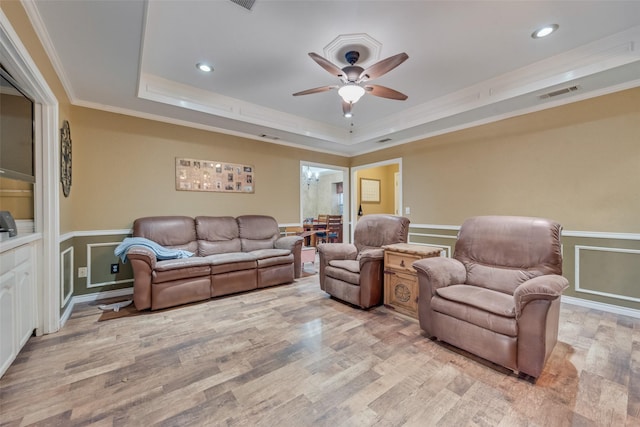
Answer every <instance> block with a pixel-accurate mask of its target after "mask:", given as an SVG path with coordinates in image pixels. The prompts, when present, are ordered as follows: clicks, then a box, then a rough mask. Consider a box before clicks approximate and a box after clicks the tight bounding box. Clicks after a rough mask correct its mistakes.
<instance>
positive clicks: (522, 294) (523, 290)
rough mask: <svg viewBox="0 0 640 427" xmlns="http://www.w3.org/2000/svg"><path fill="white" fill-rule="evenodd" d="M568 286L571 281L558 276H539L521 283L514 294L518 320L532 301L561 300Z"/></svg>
mask: <svg viewBox="0 0 640 427" xmlns="http://www.w3.org/2000/svg"><path fill="white" fill-rule="evenodd" d="M568 286H569V281H568V280H567V279H566V278H565V277H563V276H560V275H557V274H547V275H544V276H538V277H534V278H533V279H529V280H527V281H526V282H523V283H521V284H520V285H519V286H518V287H517V288H516V290H515V292H514V293H513V298H514V300H515V307H516V318H519V317H520V315H521V314H522V310H523V309H524V307H525V306H526V305H527V304H528V303H529V302H530V301H534V300H540V299H545V300H553V299H556V298H559V297H560V295H562V292H563V291H564V290H565V289H567V287H568Z"/></svg>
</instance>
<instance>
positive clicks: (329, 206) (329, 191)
mask: <svg viewBox="0 0 640 427" xmlns="http://www.w3.org/2000/svg"><path fill="white" fill-rule="evenodd" d="M348 176H349V169H348V168H344V167H341V166H334V165H326V164H321V163H311V162H304V161H301V162H300V223H304V222H306V220H308V219H312V218H313V219H317V218H318V216H319V215H342V224H343V230H342V236H344V237H345V238H344V241H347V240H348V236H349V228H348V226H349V221H350V219H349V218H350V208H349V207H350V205H349V200H350V199H349V194H350V193H349V181H348Z"/></svg>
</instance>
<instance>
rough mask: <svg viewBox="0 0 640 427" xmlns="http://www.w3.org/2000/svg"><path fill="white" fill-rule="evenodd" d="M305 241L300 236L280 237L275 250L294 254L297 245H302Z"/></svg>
mask: <svg viewBox="0 0 640 427" xmlns="http://www.w3.org/2000/svg"><path fill="white" fill-rule="evenodd" d="M303 240H304V239H303V238H302V237H300V236H284V237H280V238H279V239H278V240H276V241H275V242H274V243H273V246H274V248H275V249H289V250H290V251H292V252H293V248H294V247H295V246H296V244H298V243H301V242H302V241H303Z"/></svg>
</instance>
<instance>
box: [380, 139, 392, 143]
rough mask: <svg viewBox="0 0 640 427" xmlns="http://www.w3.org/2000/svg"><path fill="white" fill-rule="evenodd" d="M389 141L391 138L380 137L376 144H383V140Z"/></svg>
mask: <svg viewBox="0 0 640 427" xmlns="http://www.w3.org/2000/svg"><path fill="white" fill-rule="evenodd" d="M389 141H391V138H382V139H380V140H378V144H384V143H385V142H389Z"/></svg>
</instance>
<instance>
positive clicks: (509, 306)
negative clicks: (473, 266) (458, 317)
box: [436, 285, 516, 318]
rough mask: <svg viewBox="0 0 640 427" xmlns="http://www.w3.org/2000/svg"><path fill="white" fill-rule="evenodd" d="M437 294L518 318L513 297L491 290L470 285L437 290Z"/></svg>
mask: <svg viewBox="0 0 640 427" xmlns="http://www.w3.org/2000/svg"><path fill="white" fill-rule="evenodd" d="M436 294H437V295H438V296H440V297H442V298H444V299H448V300H450V301H456V302H459V303H462V304H466V305H470V306H472V307H476V308H479V309H480V310H484V311H488V312H490V313H494V314H497V315H500V316H504V317H513V318H515V317H516V304H515V300H514V299H513V296H511V295H507V294H504V293H502V292H498V291H493V290H491V289H485V288H480V287H478V286H470V285H451V286H446V287H443V288H438V289H436Z"/></svg>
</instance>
